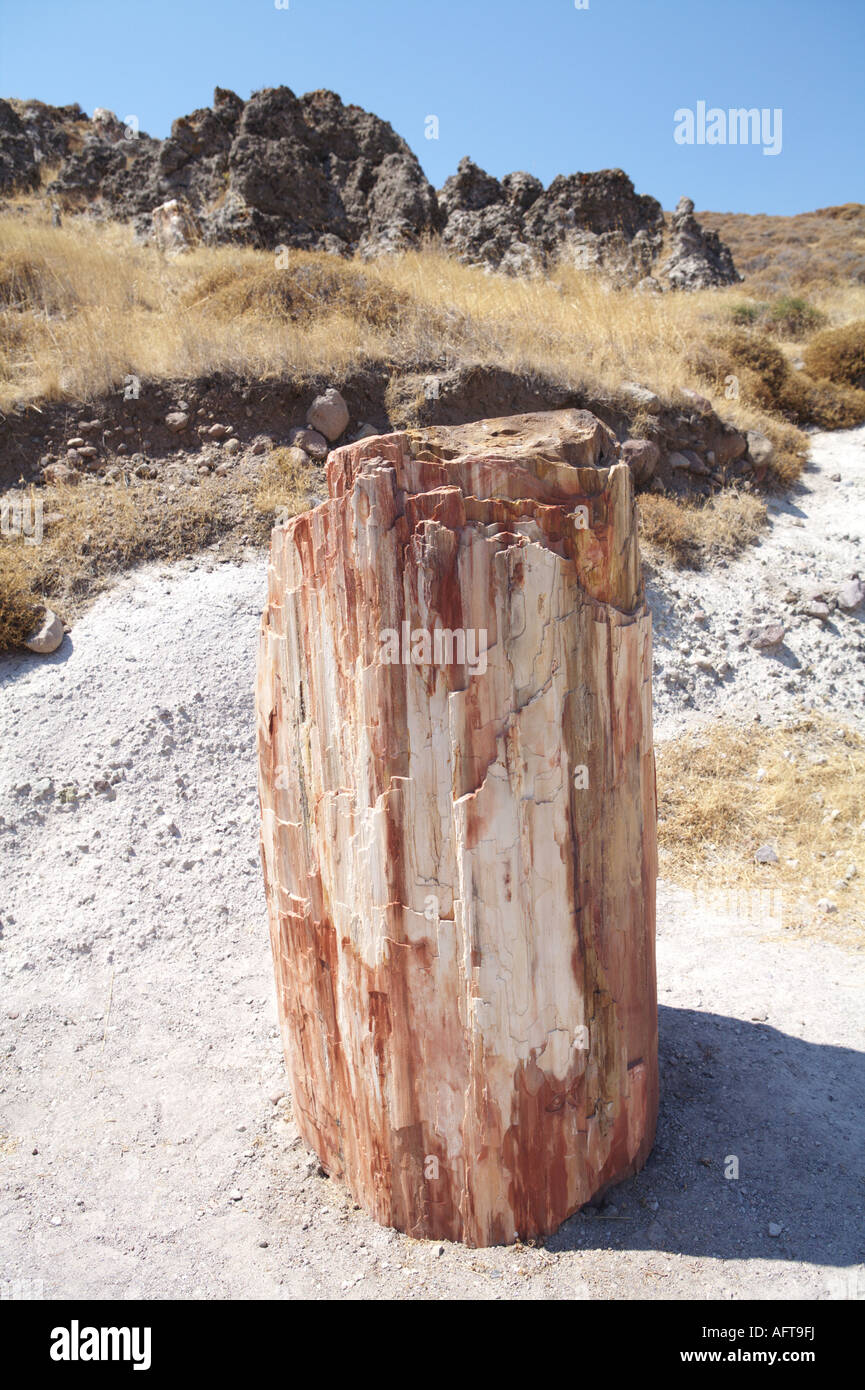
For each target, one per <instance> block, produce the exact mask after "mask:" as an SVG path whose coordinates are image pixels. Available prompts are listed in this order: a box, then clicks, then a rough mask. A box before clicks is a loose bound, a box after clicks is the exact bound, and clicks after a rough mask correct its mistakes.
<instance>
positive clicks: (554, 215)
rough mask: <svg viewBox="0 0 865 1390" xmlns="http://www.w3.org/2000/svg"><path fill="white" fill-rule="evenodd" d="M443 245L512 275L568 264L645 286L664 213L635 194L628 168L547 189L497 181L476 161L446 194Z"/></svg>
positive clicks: (516, 180) (515, 177)
mask: <svg viewBox="0 0 865 1390" xmlns="http://www.w3.org/2000/svg"><path fill="white" fill-rule="evenodd" d="M439 207H440V208H441V210H442V214H443V218H444V223H443V230H442V241H443V243H444V245H445V246H446V247H447V248H448V249H449V250H451V251H453V252H454V254H456V255H457V256H459V258H460V260H462V261H465V262H467V263H469V264H472V265H486V266H489V267H490V268H491V269H494V270H504V271H508V272H510V273H512V274H516V273H523V272H525V271H528V270H534V269H538V268H543V267H547V266H549V265H552V264H555V262H556V261H559V260H566V261H571V262H572V263H574V264H576V265H579V266H582V267H585V268H591V269H600V268H603V269H604V270H605V271H606V272H608V273H610V274H613V275H615V276H616V277H617V278H621V279H624V280H635V279H641V278H642V277H643V276H644V275H646V274H648V271H649V269H650V267H651V265H652V262H653V260H654V258H655V256H656V255H657V253H658V250H659V248H660V245H661V238H662V235H663V228H664V214H663V212H662V210H661V205H660V203H658V202H657V201H656V200H655V199H654V198H649V197H646V196H644V195H639V194H637V193H635V192H634V185H633V184H632V183H631V180H630V179H629V178H628V176H627V174H624V173H623V172H622V170H621V169H602V170H600V171H599V172H598V173H594V174H571V175H570V176H568V177H565V176H563V175H559V177H558V178H555V179H553V182H552V183H551V184H550V186H549V188H547V189H546V190H545V189H544V186H543V184H542V183H541V182H540V180H539V179H536V178H533V176H532V175H531V174H525V173H515V174H508V175H506V176H505V178H504V179H502V181H501V182H499V181H498V179H495V178H493V177H492V176H491V175H490V174H487V173H486V172H485V171H484V170H483V169H480V168H478V166H477V165H476V164H473V163H472V161H471V160H470V159H462V160H461V161H460V164H459V168H458V170H457V172H456V174H454V175H452V176H451V178H449V179H448V180H447V182H446V183H445V185H444V187H443V188H442V190H441V192H440V193H439Z"/></svg>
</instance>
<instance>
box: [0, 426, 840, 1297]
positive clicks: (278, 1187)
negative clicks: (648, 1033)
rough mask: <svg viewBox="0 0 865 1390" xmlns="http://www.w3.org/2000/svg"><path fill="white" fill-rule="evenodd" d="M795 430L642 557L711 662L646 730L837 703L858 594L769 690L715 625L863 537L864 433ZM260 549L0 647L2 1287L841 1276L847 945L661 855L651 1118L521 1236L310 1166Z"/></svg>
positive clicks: (657, 598) (723, 628) (445, 1291)
mask: <svg viewBox="0 0 865 1390" xmlns="http://www.w3.org/2000/svg"><path fill="white" fill-rule="evenodd" d="M815 458H816V459H817V460H818V465H817V467H816V469H815V470H814V471H811V472H809V473H808V474H807V475H806V477H805V479H804V480H803V484H802V486H801V487H800V489H798V490H797V492H796V493H794V494H793V497H792V500H791V502H790V503H789V504H787V505H785V506H784V507H782V508H780V515H779V516H778V517H777V519H776V520H775V521H774V523H773V530H772V533H771V535H770V536H769V538H767V540H766V541H765V542H764V543H763V544H762V545H761V546H760V547H758V548H757V549H756V550H755V551H753V552H750V553H749V554H748V555H747V556H745V557H743V558H742V559H740V560H738V561H736V562H734V563H733V564H731V565H730V566H729V567H727V568H721V569H719V570H717V571H715V572H713V573H712V574H710V575H708V576H707V575H703V576H690V575H685V576H682V575H675V576H674V575H670V574H668V573H667V572H664V573H659V574H656V575H655V576H654V578H653V581H652V588H651V592H652V601H653V607H654V609H655V612H656V614H657V616H658V618H659V620H660V635H659V641H658V646H657V654H658V663H659V671H661V672H662V671H663V670H665V669H666V668H667V666H668V664H669V662H670V660H671V659H672V660H675V661H678V660H679V657H680V655H681V654H680V653H678V652H675V655H672V654H673V653H674V651H675V647H676V645H677V644H678V643H679V642H681V641H685V642H687V643H690V644H691V645H692V646H693V647H694V649H695V650H696V649H697V647H696V644H697V643H699V642H701V641H706V639H705V638H704V637H703V636H702V633H703V629H702V628H698V627H696V626H695V625H694V623H693V621H691V619H690V614H691V611H692V608H693V607H694V606H695V605H696V603H697V601H699V605H700V607H701V608H702V610H703V611H704V612H706V614H707V615H708V616H709V633H710V642H709V643H708V645H710V647H711V644H712V643H715V644H717V645H718V647H719V649H720V645H721V644H723V645H724V647H725V649H726V650H730V651H731V656H730V660H731V662H734V663H735V665H736V674H735V676H734V677H733V678H731V679H729V680H727V681H724V682H716V681H714V680H711V679H710V678H708V677H706V678H705V679H704V677H703V673H702V672H699V673H698V674H697V675H695V677H694V680H695V684H694V687H693V692H689V690H688V688H687V686H686V687H681V686H676V685H670V684H668V683H666V682H663V678H662V677H661V678H660V679H659V681H658V685H659V701H658V706H659V727H660V728H661V730H662V732H664V733H667V734H670V733H673V732H675V731H676V730H677V729H679V728H681V727H683V723H684V720H685V719H686V718H697V717H700V716H701V715H702V716H704V715H705V712H707V711H708V712H709V713H710V714H720V713H731V712H734V713H735V712H739V711H742V712H743V713H747V714H748V717H751V716H752V714H753V711H754V707H755V702H756V703H757V705H758V707H759V708H760V709H761V710H762V713H763V718H764V719H766V720H767V721H768V720H769V718H771V717H775V716H777V715H779V714H782V713H784V712H785V710H787V709H789V710H793V709H794V708H795V707H796V705H797V702H798V701H799V700H801V699H802V698H804V699H805V701H806V703H807V702H809V701H810V702H813V703H815V704H817V705H818V706H821V707H825V708H827V709H830V710H834V711H835V712H837V713H839V714H841V715H842V716H844V717H848V718H854V719H855V718H858V719H860V720H861V718H862V677H863V669H862V656H861V650H860V648H859V647H858V645H857V644H858V643H859V641H860V636H861V622H860V620H859V619H856V618H847V617H843V616H841V615H835V616H834V617H833V620H832V624H831V625H830V629H829V630H823V629H821V628H820V625H819V624H818V623H813V622H812V621H811V620H808V621H806V622H804V623H801V624H799V625H798V626H797V627H796V628H795V630H794V631H793V632H792V633H791V635H790V638H789V641H788V648H789V651H790V653H791V658H792V659H796V660H799V661H801V662H802V665H803V667H804V666H810V667H811V673H810V674H809V675H807V676H805V677H803V678H801V679H800V680H799V683H798V684H797V685H796V686H795V687H794V689H793V690H790V691H788V690H787V689H786V688H785V683H784V682H785V680H786V676H782V677H780V678H779V677H775V676H770V675H768V674H766V671H767V663H768V662H770V661H771V662H774V661H775V660H776V659H775V658H766V657H760V656H758V655H757V654H756V653H753V654H752V653H751V652H750V651H748V652H746V653H741V652H739V651H738V649H737V648H735V647H734V646H733V645H732V644H731V643H730V642H729V641H728V637H727V631H728V629H727V624H728V620H729V617H730V615H731V614H732V613H733V611H734V610H736V611H739V612H741V613H744V614H746V615H747V616H748V617H749V618H750V613H751V609H750V607H749V604H750V602H751V595H752V593H757V594H758V595H760V601H764V602H766V604H767V608H768V609H770V610H772V612H771V613H770V614H769V616H774V598H773V595H774V592H775V590H776V589H778V588H782V587H784V586H786V585H787V584H789V583H795V582H796V579H797V578H799V579H804V578H805V577H807V578H808V579H809V580H812V579H813V580H815V581H818V580H819V581H822V580H826V581H829V580H832V581H834V580H836V579H841V578H843V577H844V576H845V574H846V573H848V572H850V571H852V570H854V569H856V568H858V565H857V561H859V562H860V563H861V562H862V536H863V532H865V526H863V516H865V431H858V432H848V433H847V434H846V435H835V436H820V437H817V438H815ZM835 471H840V472H841V473H842V476H843V482H842V483H841V484H838V483H832V482H831V481H830V475H831V473H833V472H835ZM791 511H792V513H793V515H795V514H796V511H799V512H801V514H802V515H803V517H804V518H805V520H806V525H805V526H804V527H802V528H798V527H793V526H792V524H791V522H790V520H789V516H790V513H791ZM840 531H843V532H845V533H846V534H847V535H849V536H851V537H854V538H855V539H851V540H850V541H842V540H838V539H837V535H838V532H840ZM800 565H801V566H802V568H801V572H800ZM863 569H865V565H863ZM794 572H795V573H794ZM264 578H265V562H264V560H263V559H262V558H261V557H255V558H252V559H250V561H249V562H248V563H244V564H242V565H234V564H225V565H221V564H218V563H216V562H215V560H214V559H212V558H207V559H206V560H201V561H191V562H185V563H183V564H181V565H179V566H176V567H173V568H172V569H170V570H165V569H153V568H151V569H146V570H142V571H139V572H138V573H137V574H135V575H133V576H130V577H128V578H126V579H125V580H123V581H122V582H121V583H120V584H119V585H118V587H117V588H116V589H115V590H114V591H113V592H112V593H111V594H109V595H106V596H104V597H103V598H102V599H101V600H100V601H99V602H98V603H97V604H96V605H95V606H94V607H93V608H92V609H91V610H90V611H89V612H88V613H87V614H86V615H85V617H83V618H82V620H81V621H80V622H79V623H78V624H76V626H75V628H74V631H73V633H72V636H71V638H67V640H66V641H65V642H64V644H63V646H62V647H61V649H60V650H59V651H58V652H57V653H56V654H55V655H54V656H53V657H49V658H38V657H30V656H23V657H15V658H11V657H6V658H4V659H2V660H0V974H2V1006H0V1032H2V1054H3V1074H2V1078H0V1294H5V1295H6V1296H9V1294H13V1295H18V1296H20V1295H21V1294H22V1293H23V1294H25V1295H26V1294H28V1293H29V1294H34V1295H40V1296H44V1297H47V1298H67V1297H69V1298H72V1297H75V1298H79V1297H101V1298H131V1297H143V1298H172V1297H181V1298H193V1297H194V1298H226V1297H232V1298H301V1297H311V1298H373V1299H393V1298H423V1299H434V1298H460V1299H463V1298H470V1299H471V1298H530V1299H538V1298H542V1299H546V1298H598V1297H601V1298H609V1297H620V1298H639V1297H652V1298H682V1299H684V1298H698V1299H699V1298H710V1297H716V1296H721V1297H729V1298H749V1297H756V1298H797V1297H806V1298H815V1299H826V1298H844V1297H860V1298H862V1297H865V1269H863V1264H862V1261H863V1258H865V1217H863V1212H865V1201H863V1199H865V1186H863V1182H865V1159H863V1142H862V1141H863V1130H865V1117H863V1096H865V1055H863V1020H865V953H861V952H857V953H853V952H848V951H844V950H842V949H840V948H838V947H835V946H831V945H827V944H825V943H821V942H817V941H808V940H796V941H789V940H785V939H784V938H783V934H782V933H780V932H779V931H777V930H776V929H775V928H774V926H773V925H772V924H771V923H766V922H763V923H762V924H761V923H759V922H754V921H749V920H744V919H743V918H742V917H741V916H740V917H726V918H725V917H724V916H722V915H719V914H718V912H717V909H713V908H711V907H707V906H705V905H703V906H702V907H699V908H697V907H695V906H694V904H693V902H691V901H689V900H687V899H682V898H681V897H680V896H678V895H677V894H676V892H675V891H674V890H673V888H672V887H671V886H670V885H664V884H661V885H660V886H659V894H658V917H659V934H658V976H659V998H660V1027H661V1061H662V1108H661V1116H660V1124H659V1130H658V1140H657V1144H656V1147H655V1150H654V1152H653V1154H652V1156H651V1158H650V1160H649V1163H648V1165H647V1167H646V1169H645V1170H644V1172H643V1173H641V1174H640V1175H639V1176H638V1177H637V1178H635V1179H633V1180H631V1181H629V1182H626V1183H624V1184H622V1185H621V1186H619V1187H618V1188H616V1189H615V1190H614V1191H613V1192H611V1193H610V1194H608V1197H607V1199H606V1204H605V1205H604V1206H602V1207H600V1208H597V1209H595V1208H592V1209H588V1210H587V1211H586V1212H585V1213H582V1214H580V1215H577V1216H575V1217H573V1218H572V1219H571V1220H570V1221H568V1222H566V1223H565V1225H564V1226H563V1227H562V1228H561V1230H560V1231H559V1232H558V1233H557V1234H556V1235H555V1236H553V1237H551V1238H550V1239H548V1240H547V1241H546V1242H545V1243H544V1244H543V1246H541V1247H538V1248H523V1247H511V1248H497V1249H492V1250H482V1251H475V1250H467V1249H463V1248H461V1247H458V1246H451V1245H447V1244H446V1245H440V1244H438V1243H435V1242H419V1241H413V1240H410V1239H408V1238H406V1237H404V1236H401V1235H398V1234H397V1233H395V1232H392V1231H388V1230H385V1229H382V1228H381V1227H378V1226H376V1225H375V1223H374V1222H372V1221H371V1220H370V1219H369V1218H368V1217H367V1216H366V1215H365V1213H364V1212H362V1211H360V1210H356V1209H355V1208H354V1206H353V1203H352V1202H351V1200H350V1198H349V1197H348V1196H347V1193H346V1191H345V1189H344V1188H343V1187H342V1186H341V1185H340V1184H339V1183H337V1182H334V1181H331V1180H330V1179H328V1178H326V1177H323V1176H321V1175H320V1174H319V1173H318V1172H317V1165H316V1164H315V1163H314V1162H312V1163H311V1162H310V1159H309V1155H308V1154H307V1152H306V1151H305V1149H304V1147H303V1145H302V1144H301V1142H300V1140H299V1138H298V1135H297V1131H296V1128H295V1126H294V1123H293V1121H292V1118H291V1109H290V1101H289V1100H288V1099H282V1100H279V1101H277V1102H276V1103H274V1102H273V1099H272V1097H274V1096H278V1095H279V1094H280V1093H282V1092H284V1091H285V1089H286V1088H285V1080H284V1076H283V1067H282V1057H281V1052H280V1045H279V1041H278V1037H277V1031H276V1015H275V1001H274V990H273V982H272V976H271V967H270V957H269V945H268V936H267V927H266V920H265V913H264V901H263V890H262V883H261V873H260V868H259V859H258V814H257V801H256V789H255V757H254V741H253V713H252V680H253V668H254V661H255V653H256V646H257V632H258V622H259V615H260V610H261V607H262V604H263V600H264ZM669 585H672V586H674V588H675V589H676V590H678V596H677V595H676V594H675V593H671V591H670V588H669ZM697 596H699V597H698V598H697ZM743 626H747V623H744V624H743ZM832 626H834V627H835V628H836V629H837V630H836V631H832V630H831V627H832ZM712 650H714V648H712ZM827 653H829V654H831V653H835V654H836V655H835V656H834V657H832V656H831V655H827ZM832 660H838V661H842V662H843V664H844V671H843V673H840V672H839V673H838V674H833V673H832V672H831V671H830V669H829V668H830V665H831V662H832ZM781 664H782V665H784V660H783V659H782V661H781ZM787 669H795V668H792V667H790V668H788V667H786V666H785V671H786V670H787ZM689 693H690V698H692V699H693V701H694V704H693V706H689V705H688V704H687V700H688V697H689ZM857 703H858V709H857V708H855V707H854V705H855V704H857ZM48 779H50V780H48ZM73 789H74V790H73ZM863 868H865V866H860V871H862V869H863ZM731 1155H734V1156H736V1157H737V1158H738V1162H739V1177H738V1179H727V1178H725V1176H724V1169H725V1161H726V1160H727V1158H728V1156H731ZM770 1223H771V1231H772V1232H776V1231H777V1228H778V1227H780V1228H781V1230H780V1233H779V1234H770Z"/></svg>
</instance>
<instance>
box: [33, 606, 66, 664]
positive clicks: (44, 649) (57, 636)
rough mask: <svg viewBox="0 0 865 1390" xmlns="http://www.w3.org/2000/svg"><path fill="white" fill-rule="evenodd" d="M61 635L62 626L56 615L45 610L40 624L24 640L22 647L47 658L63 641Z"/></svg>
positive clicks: (48, 609) (47, 609)
mask: <svg viewBox="0 0 865 1390" xmlns="http://www.w3.org/2000/svg"><path fill="white" fill-rule="evenodd" d="M63 635H64V634H63V624H62V622H61V621H60V619H59V618H58V616H57V614H56V613H52V612H51V609H50V608H46V610H45V616H44V618H43V619H42V622H41V624H40V625H39V627H38V628H35V629H34V630H33V632H31V633H30V635H29V636H28V637H26V638H25V639H24V646H25V647H26V648H27V650H28V651H31V652H37V653H38V654H39V655H40V656H47V655H49V653H51V652H56V650H57V648H58V647H59V646H60V643H61V642H62V641H63Z"/></svg>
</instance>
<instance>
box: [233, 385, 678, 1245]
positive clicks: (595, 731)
mask: <svg viewBox="0 0 865 1390" xmlns="http://www.w3.org/2000/svg"><path fill="white" fill-rule="evenodd" d="M615 456H616V455H615V441H614V440H613V437H612V435H611V434H610V432H609V431H608V430H607V429H606V427H605V426H604V425H602V424H601V423H600V422H599V421H598V420H596V419H595V418H594V417H593V416H592V415H589V414H588V413H587V412H585V411H559V412H553V413H549V414H536V415H524V416H516V417H513V418H509V419H503V420H487V421H483V422H481V423H479V424H474V425H466V426H460V427H455V428H441V429H427V430H421V431H411V432H408V433H404V434H393V435H387V436H382V437H379V438H375V439H365V440H363V441H362V442H361V443H358V444H351V445H347V446H346V447H344V448H341V449H338V450H336V452H335V453H333V454H332V455H331V457H330V461H329V464H328V485H329V492H330V500H329V501H327V502H324V503H322V505H321V506H319V507H316V508H315V510H314V511H310V512H307V513H305V514H304V515H302V516H298V517H295V518H293V519H292V520H290V521H288V522H286V523H285V524H283V525H280V526H278V527H277V528H276V529H275V530H274V533H273V540H272V545H271V562H270V571H269V597H268V604H267V609H266V611H265V614H264V618H263V623H262V635H261V648H260V660H259V672H258V689H257V715H258V740H259V760H260V793H261V805H262V846H263V862H264V872H265V880H266V886H267V897H268V905H269V913H270V924H271V937H272V946H273V956H274V962H275V968H276V981H277V993H278V1000H279V1010H280V1017H281V1024H282V1036H283V1043H284V1048H285V1056H286V1062H287V1066H288V1071H289V1075H290V1079H291V1087H292V1094H293V1097H294V1106H295V1113H296V1117H297V1122H298V1125H299V1127H300V1130H301V1133H302V1135H303V1137H304V1139H305V1140H306V1141H307V1143H308V1144H309V1145H310V1146H311V1147H312V1148H313V1149H314V1150H315V1152H316V1153H317V1154H318V1156H319V1158H320V1160H321V1162H322V1164H323V1165H324V1166H325V1168H326V1169H327V1170H328V1171H329V1172H330V1173H331V1174H333V1175H334V1176H340V1177H343V1178H344V1179H345V1181H346V1182H347V1183H348V1186H349V1188H350V1190H351V1192H352V1193H353V1195H354V1197H355V1198H356V1200H358V1201H359V1202H362V1203H363V1204H364V1206H366V1207H367V1208H368V1209H369V1210H370V1211H371V1212H372V1213H373V1215H374V1216H375V1217H376V1218H377V1219H378V1220H379V1221H381V1222H383V1223H385V1224H387V1225H391V1226H396V1227H397V1228H399V1229H400V1230H403V1231H408V1232H410V1233H411V1234H412V1235H415V1236H430V1237H449V1238H451V1239H454V1240H463V1241H465V1242H467V1243H468V1244H472V1245H489V1244H493V1243H498V1242H508V1241H512V1240H514V1239H515V1238H517V1237H521V1238H523V1239H527V1238H529V1237H532V1236H537V1235H541V1234H544V1233H548V1232H550V1231H552V1230H554V1229H555V1228H556V1227H557V1226H558V1225H559V1223H560V1222H561V1221H562V1220H564V1218H565V1217H567V1216H568V1215H569V1214H570V1213H572V1212H573V1211H575V1210H576V1209H577V1208H578V1207H580V1206H581V1205H582V1204H583V1203H585V1202H586V1201H588V1200H589V1199H590V1198H591V1197H592V1196H593V1195H594V1194H596V1193H597V1192H599V1191H600V1190H601V1189H603V1188H604V1187H606V1186H607V1185H609V1184H610V1183H613V1182H616V1181H619V1180H620V1179H622V1178H624V1177H626V1176H628V1175H629V1174H632V1173H634V1172H635V1171H636V1170H637V1169H638V1168H639V1167H640V1166H641V1165H642V1164H643V1163H644V1161H645V1159H646V1157H647V1155H648V1153H649V1150H650V1148H651V1145H652V1141H653V1137H654V1126H655V1117H656V1109H657V1013H656V996H655V960H654V901H655V873H656V850H655V823H656V809H655V775H654V754H653V750H652V726H651V666H652V663H651V632H650V618H649V614H648V612H647V609H646V605H645V602H644V598H643V592H642V585H641V578H640V565H639V557H638V548H637V536H636V518H635V506H634V500H633V493H632V485H631V477H630V473H629V471H628V468H627V466H625V465H624V464H616V463H615ZM607 465H611V466H607Z"/></svg>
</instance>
